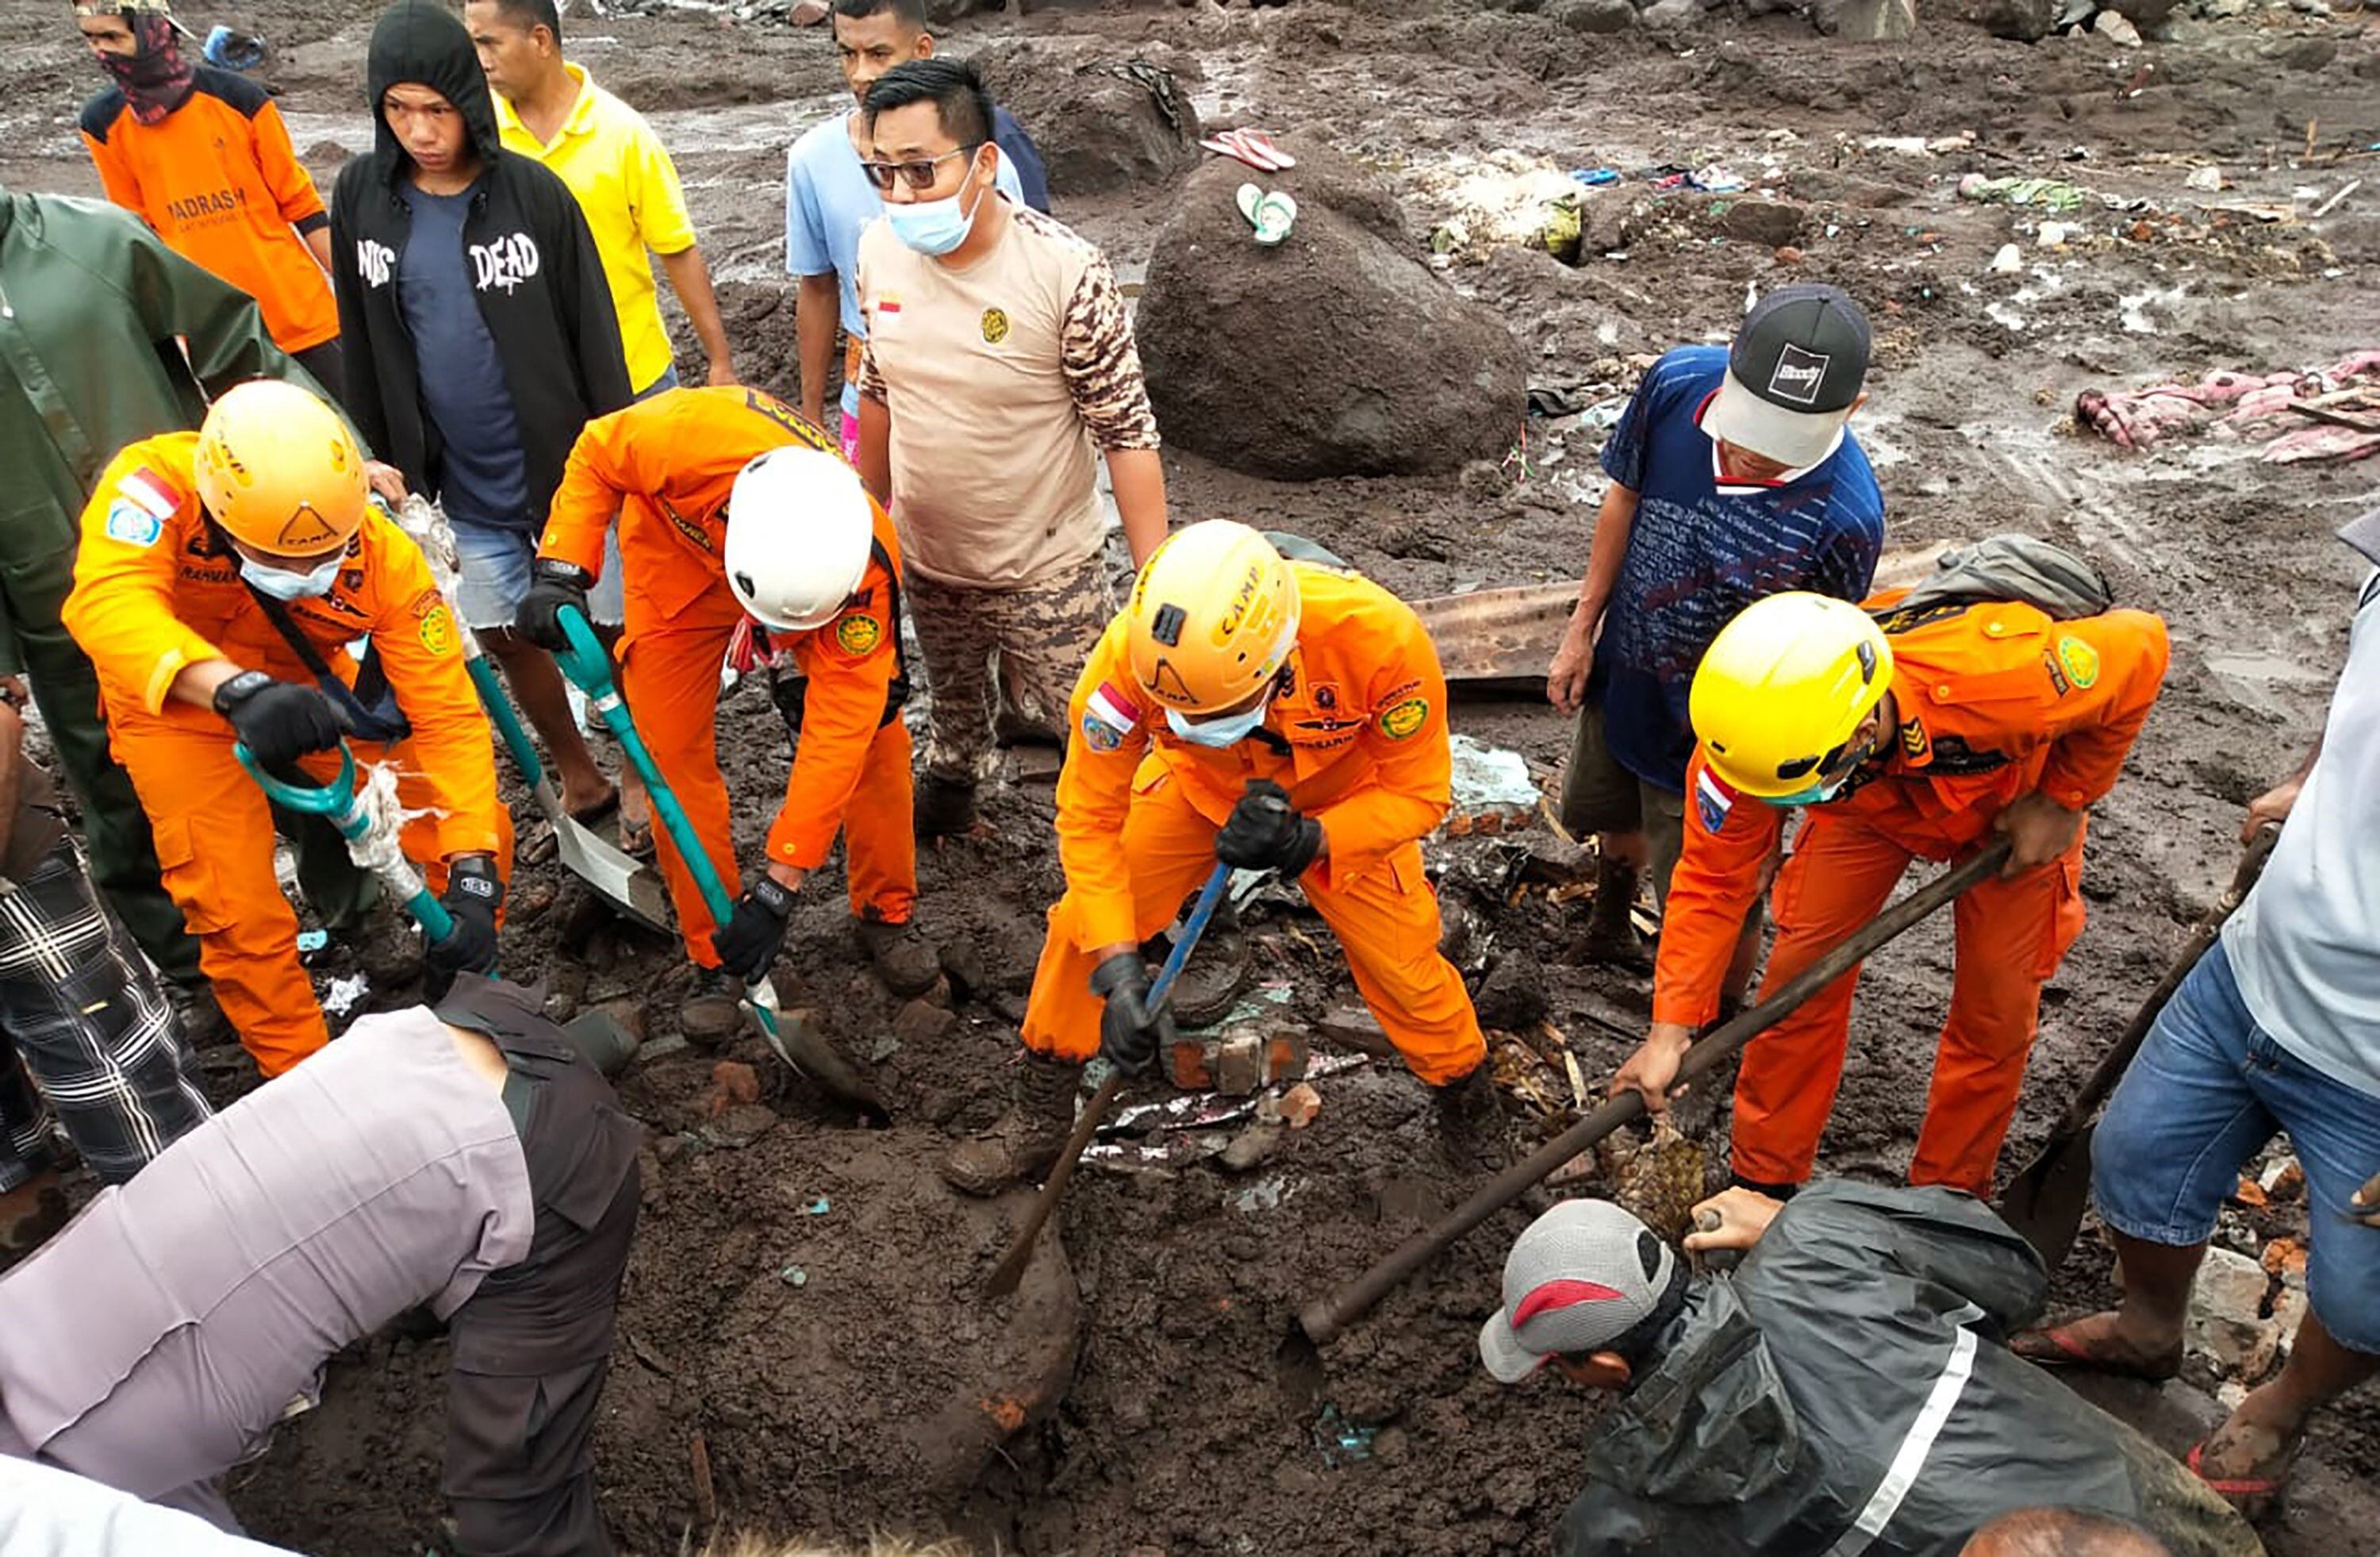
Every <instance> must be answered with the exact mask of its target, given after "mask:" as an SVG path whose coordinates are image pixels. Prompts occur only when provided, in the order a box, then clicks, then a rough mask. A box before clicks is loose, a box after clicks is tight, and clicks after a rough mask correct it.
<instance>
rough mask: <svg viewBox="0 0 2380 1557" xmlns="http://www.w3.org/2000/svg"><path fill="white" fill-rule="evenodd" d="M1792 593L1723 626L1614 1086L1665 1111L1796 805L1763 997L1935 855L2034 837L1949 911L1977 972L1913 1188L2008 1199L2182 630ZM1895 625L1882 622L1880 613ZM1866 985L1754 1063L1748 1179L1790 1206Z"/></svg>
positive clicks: (2112, 617)
mask: <svg viewBox="0 0 2380 1557" xmlns="http://www.w3.org/2000/svg"><path fill="white" fill-rule="evenodd" d="M1899 598H1900V597H1899V593H1898V592H1894V593H1888V594H1883V595H1877V596H1876V597H1873V598H1872V599H1870V600H1869V601H1868V602H1867V609H1863V608H1861V607H1859V606H1855V605H1851V604H1848V603H1846V602H1842V601H1839V600H1833V599H1829V598H1828V597H1826V596H1822V595H1816V594H1810V593H1804V592H1798V591H1797V592H1793V593H1788V594H1780V595H1773V596H1771V597H1769V598H1768V599H1767V600H1763V601H1760V602H1756V603H1755V604H1754V605H1751V606H1749V607H1747V608H1746V609H1745V610H1744V611H1743V612H1742V613H1741V614H1738V615H1737V616H1736V617H1735V619H1734V620H1733V621H1731V622H1730V623H1729V624H1728V625H1727V626H1726V627H1724V628H1723V629H1721V631H1720V633H1719V635H1718V638H1717V639H1714V640H1713V642H1712V644H1711V647H1710V650H1709V651H1708V652H1707V653H1706V655H1705V656H1704V658H1703V662H1702V664H1701V666H1700V667H1699V668H1698V669H1697V670H1696V671H1695V673H1694V687H1693V689H1692V692H1691V694H1690V697H1689V703H1688V712H1689V713H1690V714H1691V716H1692V718H1693V721H1694V734H1695V736H1696V738H1697V740H1698V742H1699V745H1698V746H1697V747H1696V748H1695V752H1694V762H1693V765H1692V766H1691V768H1690V769H1689V770H1688V773H1687V795H1688V797H1689V800H1690V801H1691V804H1689V806H1688V807H1687V814H1686V842H1685V851H1684V855H1683V857H1682V858H1681V859H1680V861H1679V864H1678V870H1677V875H1676V878H1675V880H1674V881H1673V882H1672V883H1671V885H1670V907H1669V913H1668V915H1667V916H1666V917H1665V918H1664V919H1663V921H1662V926H1661V944H1660V954H1659V957H1658V962H1657V964H1656V967H1655V971H1654V981H1653V1026H1652V1032H1651V1035H1650V1036H1649V1037H1648V1038H1647V1039H1646V1040H1645V1042H1644V1044H1643V1045H1642V1046H1641V1047H1639V1048H1638V1049H1637V1051H1636V1052H1635V1053H1634V1054H1633V1055H1632V1056H1630V1058H1629V1060H1628V1063H1627V1064H1625V1065H1623V1066H1622V1067H1621V1071H1620V1074H1619V1076H1618V1077H1616V1078H1615V1079H1614V1081H1613V1083H1612V1089H1613V1090H1614V1091H1615V1092H1616V1091H1619V1090H1620V1089H1623V1088H1633V1089H1636V1090H1638V1091H1640V1092H1642V1093H1643V1094H1644V1096H1645V1102H1646V1103H1647V1104H1648V1105H1649V1106H1651V1107H1653V1108H1656V1109H1659V1108H1662V1107H1665V1106H1666V1105H1667V1101H1668V1099H1667V1096H1666V1092H1667V1089H1668V1088H1669V1086H1670V1082H1671V1081H1672V1080H1673V1079H1674V1078H1675V1077H1676V1075H1677V1070H1678V1063H1679V1060H1680V1058H1681V1056H1682V1055H1683V1054H1684V1052H1685V1050H1686V1046H1687V1044H1688V1042H1689V1041H1690V1040H1692V1038H1693V1035H1694V1030H1695V1029H1696V1028H1699V1027H1701V1026H1702V1025H1703V1024H1704V1023H1706V1022H1708V1021H1709V1020H1710V1019H1711V1017H1712V1016H1713V1015H1714V1014H1715V1013H1716V1011H1717V1010H1718V991H1719V982H1720V978H1721V975H1722V974H1723V973H1724V972H1725V971H1726V968H1727V962H1728V957H1729V955H1730V952H1731V951H1732V949H1733V947H1734V944H1735V938H1736V930H1737V927H1738V926H1740V925H1741V924H1742V923H1743V917H1744V915H1745V914H1746V913H1747V912H1748V911H1749V910H1750V908H1751V906H1752V904H1753V902H1754V899H1755V897H1756V896H1757V894H1758V892H1759V878H1760V870H1761V862H1762V861H1763V860H1764V859H1766V858H1767V856H1768V853H1769V851H1770V849H1771V848H1772V847H1773V846H1774V845H1776V843H1777V842H1778V840H1779V837H1780V835H1781V833H1782V831H1783V828H1784V825H1785V820H1786V812H1787V810H1788V809H1790V808H1793V807H1803V806H1806V807H1808V808H1809V812H1808V817H1807V820H1806V821H1805V822H1804V823H1803V828H1802V831H1801V834H1800V836H1799V837H1798V838H1797V839H1796V840H1795V843H1794V846H1793V852H1792V854H1791V856H1790V857H1788V858H1787V859H1786V861H1785V865H1784V868H1783V869H1782V870H1780V871H1779V873H1778V877H1777V887H1776V892H1775V894H1774V896H1773V898H1772V900H1771V903H1770V907H1771V911H1772V915H1773V917H1774V918H1775V919H1776V922H1777V931H1778V932H1777V943H1776V945H1775V947H1774V949H1772V950H1771V952H1770V953H1769V956H1768V970H1767V980H1766V984H1765V986H1764V990H1763V994H1764V997H1765V996H1766V995H1767V994H1768V993H1773V992H1774V991H1776V990H1778V989H1779V987H1781V986H1782V985H1783V984H1784V983H1785V982H1786V981H1787V980H1788V979H1791V978H1793V977H1794V976H1795V975H1796V974H1798V973H1800V972H1801V971H1802V970H1803V968H1805V967H1809V966H1810V964H1811V963H1813V962H1815V961H1816V960H1817V958H1818V957H1819V956H1821V955H1824V954H1825V953H1826V952H1827V951H1828V949H1830V948H1831V947H1833V946H1835V945H1836V944H1837V943H1840V942H1841V941H1842V940H1843V938H1844V937H1845V936H1847V935H1849V934H1851V933H1852V931H1855V930H1857V929H1858V928H1859V927H1860V926H1862V925H1864V924H1865V923H1866V922H1867V921H1868V920H1869V919H1872V918H1875V917H1876V914H1877V913H1878V912H1879V911H1881V910H1882V909H1883V907H1884V906H1885V901H1886V899H1887V898H1888V897H1889V896H1890V895H1891V894H1892V889H1893V887H1894V885H1895V884H1896V883H1897V882H1900V877H1901V874H1902V872H1903V871H1905V870H1907V869H1908V867H1909V862H1910V860H1911V859H1912V858H1921V859H1931V860H1949V859H1954V858H1959V857H1961V856H1962V855H1966V854H1970V853H1972V852H1973V851H1974V850H1975V849H1976V848H1978V847H1980V846H1982V845H1984V844H1985V843H1986V842H1988V841H1989V840H1990V839H1991V837H1992V836H1993V835H1994V834H1995V833H2005V834H2007V835H2008V836H2009V838H2010V843H2011V845H2012V852H2011V853H2010V856H2009V860H2008V863H2007V865H2006V866H2005V867H2004V868H2003V870H2001V872H2000V874H1999V875H1998V877H1997V878H1996V879H1994V880H1990V881H1986V882H1982V883H1981V884H1979V885H1977V886H1975V887H1973V888H1972V889H1970V890H1969V891H1968V892H1967V893H1966V894H1964V895H1963V896H1961V898H1960V899H1959V900H1958V903H1957V906H1956V907H1955V908H1954V909H1953V910H1952V913H1953V916H1954V920H1955V926H1956V931H1957V937H1958V967H1957V973H1956V976H1955V981H1954V983H1953V986H1952V991H1951V996H1950V1013H1949V1019H1948V1020H1947V1021H1946V1022H1945V1024H1944V1025H1943V1028H1942V1036H1941V1041H1940V1043H1939V1046H1938V1047H1937V1050H1936V1052H1935V1060H1934V1080H1933V1086H1932V1089H1931V1090H1930V1091H1929V1092H1928V1094H1927V1097H1926V1103H1925V1125H1924V1127H1923V1128H1922V1129H1921V1130H1920V1131H1919V1133H1918V1137H1917V1150H1916V1154H1915V1156H1914V1158H1913V1160H1912V1161H1911V1162H1910V1167H1909V1179H1910V1182H1911V1183H1912V1184H1920V1185H1924V1184H1942V1185H1949V1186H1951V1187H1953V1188H1957V1189H1964V1190H1966V1191H1968V1192H1969V1193H1971V1194H1973V1195H1976V1196H1987V1195H1988V1194H1989V1193H1990V1191H1991V1187H1992V1169H1993V1164H1994V1162H1995V1161H1996V1160H1997V1159H1998V1155H1999V1149H2000V1139H2001V1137H2003V1136H2005V1135H2006V1134H2007V1133H2008V1125H2009V1119H2010V1115H2011V1114H2013V1113H2015V1111H2016V1101H2017V1094H2018V1091H2019V1090H2020V1089H2021V1088H2022V1085H2023V1081H2024V1063H2025V1056H2026V1054H2027V1053H2028V1052H2030V1051H2031V1049H2032V1047H2033V1039H2034V1031H2035V1028H2036V1025H2037V1018H2038V1016H2039V1013H2040V1004H2041V986H2042V984H2043V983H2044V982H2045V981H2046V980H2047V979H2048V978H2049V976H2050V974H2051V973H2053V972H2055V971H2056V970H2057V967H2058V959H2059V958H2060V957H2062V956H2064V955H2065V954H2066V948H2067V947H2068V946H2070V945H2071V944H2072V943H2073V941H2074V937H2075V936H2076V935H2078V934H2080V933H2081V932H2082V929H2083V899H2082V896H2081V894H2080V892H2079V889H2078V882H2079V880H2080V876H2081V872H2082V866H2083V815H2084V813H2085V812H2086V811H2087V810H2088V809H2090V807H2091V805H2092V804H2093V803H2094V802H2095V801H2096V800H2097V799H2098V798H2099V797H2101V796H2103V795H2105V794H2107V791H2108V790H2110V789H2112V788H2114V787H2115V785H2116V778H2117V775H2118V774H2119V773H2120V772H2122V771H2123V766H2124V754H2125V753H2126V752H2128V751H2130V750H2131V745H2132V739H2133V737H2134V736H2137V735H2139V734H2140V729H2141V725H2142V724H2143V721H2145V720H2146V719H2147V718H2148V714H2149V708H2150V706H2151V705H2152V704H2153V703H2155V701H2156V696H2157V688H2158V686H2159V684H2160V683H2161V682H2162V681H2163V679H2164V676H2165V667H2166V656H2167V645H2166V630H2165V624H2164V622H2163V621H2161V620H2160V619H2158V618H2157V617H2155V616H2153V615H2150V614H2147V613H2145V612H2141V611H2108V612H2106V613H2103V614H2099V615H2095V616H2086V617H2083V618H2080V619H2077V620H2071V621H2058V620H2054V619H2052V618H2051V617H2050V616H2048V615H2046V614H2044V613H2043V612H2041V611H2039V610H2036V609H2035V608H2034V607H2033V606H2031V605H2026V604H2022V603H2018V602H1998V601H1991V602H1965V603H1956V604H1951V605H1948V606H1933V607H1929V608H1926V609H1924V610H1917V611H1911V612H1905V613H1900V614H1894V613H1893V612H1892V611H1891V610H1890V609H1889V608H1890V606H1891V605H1892V603H1893V602H1895V601H1896V600H1898V599H1899ZM1872 612H1873V613H1874V614H1871V613H1872ZM1858 981H1859V973H1858V970H1857V969H1853V970H1852V971H1851V972H1849V973H1846V974H1844V975H1843V976H1842V977H1841V978H1840V979H1837V980H1835V982H1833V983H1832V984H1829V985H1828V986H1827V987H1826V988H1825V989H1824V990H1822V991H1819V992H1818V993H1817V994H1815V995H1814V996H1812V997H1811V998H1810V999H1809V1000H1807V1001H1805V1002H1804V1003H1803V1005H1802V1007H1801V1009H1800V1010H1798V1011H1796V1012H1795V1013H1794V1014H1793V1015H1791V1016H1788V1017H1786V1018H1785V1019H1784V1020H1783V1021H1781V1022H1779V1024H1778V1025H1777V1026H1776V1027H1774V1028H1770V1029H1769V1030H1768V1031H1767V1032H1766V1033H1764V1034H1762V1035H1761V1036H1760V1037H1759V1038H1756V1039H1755V1040H1753V1041H1752V1042H1751V1043H1750V1044H1749V1045H1748V1046H1747V1047H1746V1048H1745V1050H1744V1052H1743V1068H1742V1069H1741V1071H1739V1072H1738V1074H1737V1077H1736V1085H1735V1118H1734V1155H1735V1160H1734V1169H1735V1178H1736V1182H1737V1183H1739V1184H1742V1185H1744V1186H1748V1187H1751V1188H1754V1189H1757V1190H1760V1191H1761V1192H1763V1193H1765V1194H1770V1195H1786V1194H1791V1192H1792V1190H1793V1189H1794V1188H1796V1187H1798V1186H1800V1185H1802V1184H1803V1182H1805V1181H1806V1180H1807V1179H1808V1178H1809V1177H1810V1173H1811V1167H1812V1164H1813V1162H1814V1161H1815V1158H1816V1156H1817V1150H1818V1137H1819V1134H1820V1133H1821V1132H1822V1131H1823V1130H1824V1129H1825V1128H1826V1124H1827V1117H1828V1114H1829V1113H1831V1112H1832V1111H1833V1108H1834V1100H1835V1091H1836V1089H1837V1087H1838V1086H1839V1085H1840V1082H1841V1080H1842V1067H1843V1051H1844V1047H1845V1045H1846V1043H1847V1042H1848V1040H1849V1038H1850V1030H1851V1004H1852V990H1853V987H1854V986H1855V985H1856V984H1857V983H1858Z"/></svg>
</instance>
